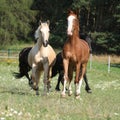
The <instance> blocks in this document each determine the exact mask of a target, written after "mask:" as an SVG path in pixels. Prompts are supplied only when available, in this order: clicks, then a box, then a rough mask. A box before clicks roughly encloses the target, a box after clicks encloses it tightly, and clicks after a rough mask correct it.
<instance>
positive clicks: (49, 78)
mask: <svg viewBox="0 0 120 120" xmlns="http://www.w3.org/2000/svg"><path fill="white" fill-rule="evenodd" d="M51 76H52V67H49V69H48V81H47V90H48V91H49V89H50V88H51V85H50V82H51Z"/></svg>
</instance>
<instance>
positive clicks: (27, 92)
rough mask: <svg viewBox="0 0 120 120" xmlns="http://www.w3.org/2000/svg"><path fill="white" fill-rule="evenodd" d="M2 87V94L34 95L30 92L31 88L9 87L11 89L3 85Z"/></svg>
mask: <svg viewBox="0 0 120 120" xmlns="http://www.w3.org/2000/svg"><path fill="white" fill-rule="evenodd" d="M1 88H2V90H0V94H2V93H3V94H4V93H10V94H12V95H29V96H31V95H33V94H32V93H30V91H31V90H29V91H23V90H21V89H18V88H13V89H9V90H8V88H3V87H1Z"/></svg>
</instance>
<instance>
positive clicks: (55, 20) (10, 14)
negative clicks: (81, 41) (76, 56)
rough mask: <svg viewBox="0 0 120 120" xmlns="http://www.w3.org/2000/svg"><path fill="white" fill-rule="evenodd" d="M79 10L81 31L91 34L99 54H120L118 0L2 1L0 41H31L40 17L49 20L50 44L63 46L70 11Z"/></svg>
mask: <svg viewBox="0 0 120 120" xmlns="http://www.w3.org/2000/svg"><path fill="white" fill-rule="evenodd" d="M70 8H72V9H78V10H79V21H80V32H81V33H86V34H90V35H91V37H92V48H93V52H94V53H96V54H102V53H107V54H118V55H120V42H119V41H120V2H119V0H0V16H1V17H0V44H1V45H7V44H14V43H17V42H31V41H33V40H34V31H35V29H36V28H37V26H38V24H39V20H42V21H45V20H47V19H49V20H50V23H51V24H50V30H51V31H50V33H51V35H50V44H51V45H52V46H53V47H56V48H58V47H59V48H62V46H63V44H64V42H65V40H66V38H67V36H66V27H67V20H66V18H67V11H68V9H70Z"/></svg>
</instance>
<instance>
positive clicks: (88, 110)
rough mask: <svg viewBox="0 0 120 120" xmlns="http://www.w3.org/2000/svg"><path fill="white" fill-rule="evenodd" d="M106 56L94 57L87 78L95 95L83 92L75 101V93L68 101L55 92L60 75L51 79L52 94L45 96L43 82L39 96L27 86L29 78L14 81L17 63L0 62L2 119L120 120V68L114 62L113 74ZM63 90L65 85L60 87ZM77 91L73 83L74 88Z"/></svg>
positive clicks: (0, 115) (0, 116)
mask: <svg viewBox="0 0 120 120" xmlns="http://www.w3.org/2000/svg"><path fill="white" fill-rule="evenodd" d="M104 59H105V57H103V58H102V59H101V61H100V58H97V57H96V56H94V58H93V63H92V69H91V70H90V69H89V64H88V70H87V75H88V79H89V83H90V87H91V88H92V94H88V93H86V91H85V90H84V86H85V84H84V82H83V84H82V90H81V97H80V99H78V100H76V99H75V97H74V94H73V95H72V96H71V97H69V96H67V95H66V98H61V97H60V92H56V91H55V85H56V83H57V76H56V77H54V78H53V79H52V88H51V92H50V93H49V94H48V95H47V96H42V92H43V82H42V78H41V80H40V84H39V87H40V91H39V92H40V95H39V96H36V95H35V92H34V91H33V90H31V89H30V87H29V86H28V83H27V80H26V78H22V79H18V80H17V79H15V78H14V77H13V75H12V72H13V71H18V62H17V61H16V60H11V59H6V60H4V61H3V60H0V120H119V119H120V66H119V64H117V63H118V61H117V63H115V64H114V63H113V64H112V67H111V69H110V73H108V71H107V62H105V61H104ZM61 87H62V86H61ZM72 88H73V90H74V84H73V86H72Z"/></svg>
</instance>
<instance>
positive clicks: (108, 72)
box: [108, 55, 110, 73]
mask: <svg viewBox="0 0 120 120" xmlns="http://www.w3.org/2000/svg"><path fill="white" fill-rule="evenodd" d="M108 73H110V55H109V56H108Z"/></svg>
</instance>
